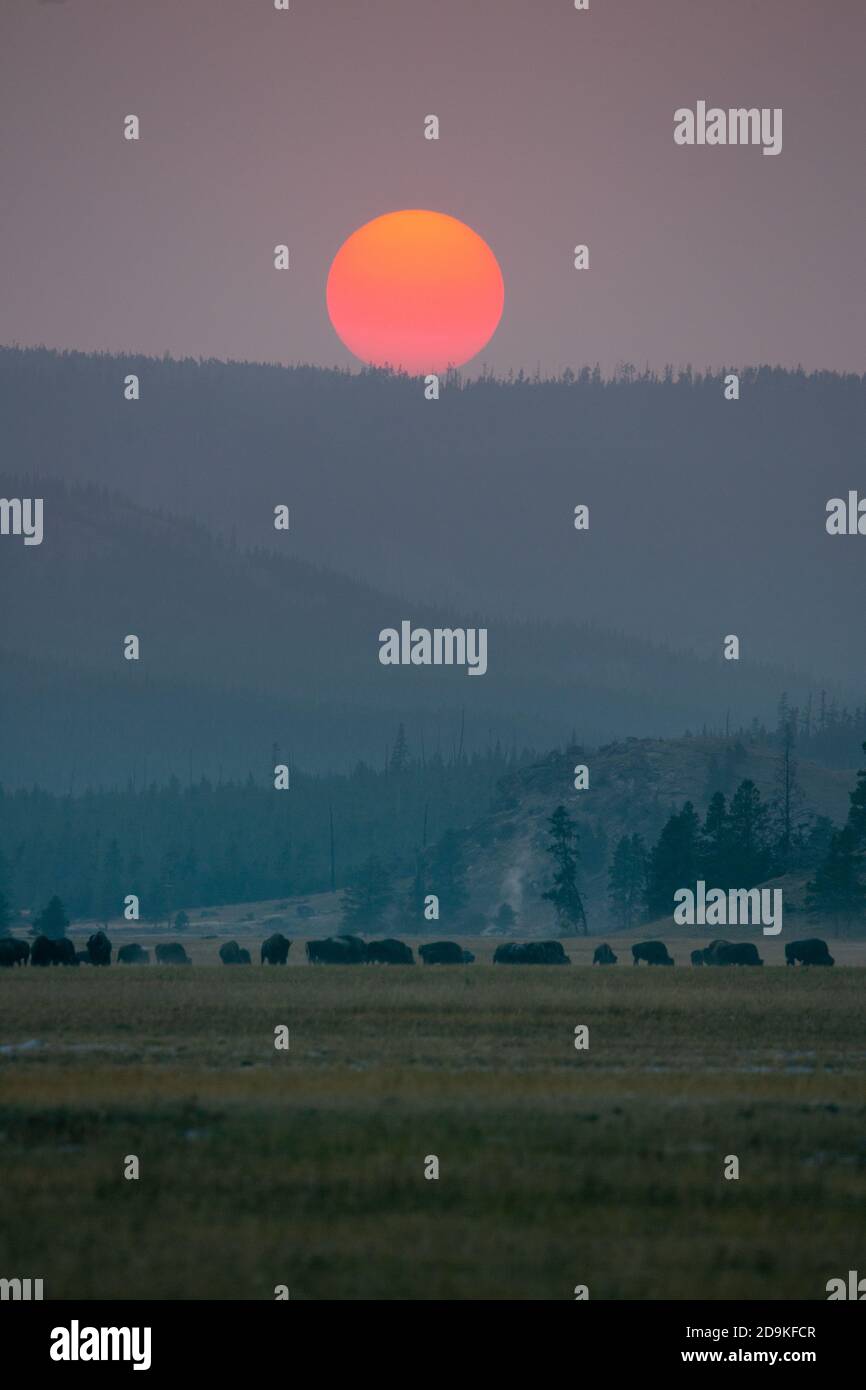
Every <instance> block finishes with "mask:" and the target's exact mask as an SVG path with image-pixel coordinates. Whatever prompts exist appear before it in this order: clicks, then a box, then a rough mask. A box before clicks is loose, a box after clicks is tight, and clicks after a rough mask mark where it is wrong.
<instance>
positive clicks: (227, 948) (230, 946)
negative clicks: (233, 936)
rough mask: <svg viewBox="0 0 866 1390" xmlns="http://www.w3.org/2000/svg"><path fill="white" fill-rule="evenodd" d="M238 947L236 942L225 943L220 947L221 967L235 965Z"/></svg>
mask: <svg viewBox="0 0 866 1390" xmlns="http://www.w3.org/2000/svg"><path fill="white" fill-rule="evenodd" d="M240 949H241V948H240V946H239V945H238V943H237V942H236V941H225V942H223V944H222V946H220V960H221V961H222V963H223V965H237V963H238V952H239V951H240Z"/></svg>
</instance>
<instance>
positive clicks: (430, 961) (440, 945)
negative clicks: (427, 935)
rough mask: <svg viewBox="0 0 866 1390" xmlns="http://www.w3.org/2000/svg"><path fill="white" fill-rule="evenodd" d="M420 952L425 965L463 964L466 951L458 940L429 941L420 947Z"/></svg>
mask: <svg viewBox="0 0 866 1390" xmlns="http://www.w3.org/2000/svg"><path fill="white" fill-rule="evenodd" d="M418 954H419V956H420V957H421V960H422V962H423V964H424V965H463V956H464V951H463V948H462V946H458V945H457V942H456V941H429V942H428V943H427V945H426V946H419V947H418ZM465 954H467V955H468V954H469V952H466V953H465Z"/></svg>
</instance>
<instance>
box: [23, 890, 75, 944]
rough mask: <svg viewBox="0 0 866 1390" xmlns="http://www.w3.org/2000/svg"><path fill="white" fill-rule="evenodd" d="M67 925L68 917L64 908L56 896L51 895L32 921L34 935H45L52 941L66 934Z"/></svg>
mask: <svg viewBox="0 0 866 1390" xmlns="http://www.w3.org/2000/svg"><path fill="white" fill-rule="evenodd" d="M68 926H69V918H68V917H67V916H66V909H65V908H64V906H63V903H62V902H61V901H60V899H59V898H58V897H56V896H55V897H53V898H52V899H51V901H50V902H49V904H48V906H47V907H44V908H43V909H42V911H41V912H40V913H39V915H38V917H37V918H36V920H35V922H34V923H33V928H32V931H33V935H34V936H47V937H50V938H51V939H52V940H53V941H56V940H59V939H60V937H62V936H65V935H66V928H67V927H68Z"/></svg>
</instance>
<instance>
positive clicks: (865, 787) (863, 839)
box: [848, 743, 866, 850]
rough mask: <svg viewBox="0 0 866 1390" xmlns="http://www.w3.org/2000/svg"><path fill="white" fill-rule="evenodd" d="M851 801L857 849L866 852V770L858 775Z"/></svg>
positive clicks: (852, 823) (862, 770) (849, 822)
mask: <svg viewBox="0 0 866 1390" xmlns="http://www.w3.org/2000/svg"><path fill="white" fill-rule="evenodd" d="M863 752H864V753H866V743H864V744H863ZM849 800H850V802H851V805H850V807H849V808H848V824H849V826H850V827H851V832H852V834H853V836H854V840H855V843H856V845H857V848H858V849H860V850H866V768H861V769H860V771H859V772H858V773H857V785H856V787H855V788H854V790H853V792H852V793H851V795H850V798H849Z"/></svg>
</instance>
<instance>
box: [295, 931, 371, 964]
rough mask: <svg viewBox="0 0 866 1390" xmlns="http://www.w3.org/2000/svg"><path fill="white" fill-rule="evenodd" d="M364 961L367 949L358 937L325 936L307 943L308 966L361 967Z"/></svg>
mask: <svg viewBox="0 0 866 1390" xmlns="http://www.w3.org/2000/svg"><path fill="white" fill-rule="evenodd" d="M366 959H367V948H366V946H365V945H364V943H363V941H362V940H361V938H360V936H326V937H324V938H323V939H322V940H320V941H308V942H307V960H308V961H309V962H310V965H361V964H362V963H363V962H364V961H365V960H366Z"/></svg>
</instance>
